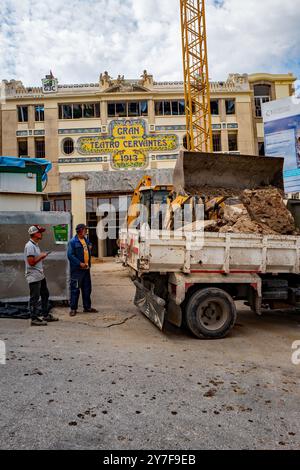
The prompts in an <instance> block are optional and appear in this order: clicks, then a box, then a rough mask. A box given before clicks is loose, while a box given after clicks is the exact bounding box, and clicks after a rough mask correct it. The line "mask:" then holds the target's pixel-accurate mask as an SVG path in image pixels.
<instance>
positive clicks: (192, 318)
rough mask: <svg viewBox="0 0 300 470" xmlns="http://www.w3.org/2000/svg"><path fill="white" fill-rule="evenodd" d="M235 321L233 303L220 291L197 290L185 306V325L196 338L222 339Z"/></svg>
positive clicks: (230, 298) (235, 314) (229, 297)
mask: <svg viewBox="0 0 300 470" xmlns="http://www.w3.org/2000/svg"><path fill="white" fill-rule="evenodd" d="M236 319H237V311H236V306H235V303H234V301H233V299H232V297H231V296H230V295H229V294H227V292H225V291H223V290H221V289H217V288H208V289H201V290H198V291H197V292H195V294H193V295H192V297H191V298H190V299H189V301H188V303H187V306H186V324H187V326H188V328H189V330H190V331H191V332H192V333H193V334H194V335H195V336H196V337H197V338H207V339H220V338H224V337H225V336H226V335H227V334H228V333H229V331H230V330H231V329H232V328H233V327H234V325H235V322H236Z"/></svg>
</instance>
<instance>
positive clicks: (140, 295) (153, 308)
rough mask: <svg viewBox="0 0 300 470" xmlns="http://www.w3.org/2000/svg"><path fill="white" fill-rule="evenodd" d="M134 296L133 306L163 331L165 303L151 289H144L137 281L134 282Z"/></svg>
mask: <svg viewBox="0 0 300 470" xmlns="http://www.w3.org/2000/svg"><path fill="white" fill-rule="evenodd" d="M134 285H135V287H136V294H135V299H134V304H135V305H136V306H137V307H138V308H139V309H140V310H141V312H142V313H143V314H144V315H145V316H146V317H147V318H149V320H150V321H151V322H152V323H154V325H155V326H157V327H158V328H159V329H160V330H163V329H164V324H165V318H166V302H165V300H163V299H161V298H160V297H158V296H157V295H155V294H154V292H153V289H152V290H149V289H146V287H145V286H143V284H142V283H141V282H139V281H134Z"/></svg>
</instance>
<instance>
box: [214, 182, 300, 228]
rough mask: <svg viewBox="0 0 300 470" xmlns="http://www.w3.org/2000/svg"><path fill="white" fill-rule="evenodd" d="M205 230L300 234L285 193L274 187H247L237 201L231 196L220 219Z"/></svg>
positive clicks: (223, 206) (223, 208)
mask: <svg viewBox="0 0 300 470" xmlns="http://www.w3.org/2000/svg"><path fill="white" fill-rule="evenodd" d="M216 194H217V193H216ZM205 230H206V231H214V232H219V233H257V234H261V235H293V234H296V226H295V221H294V218H293V216H292V214H291V213H290V212H289V210H288V209H287V207H286V205H285V203H284V200H283V194H282V193H281V192H280V191H279V190H278V189H277V188H273V187H269V188H264V189H258V190H244V191H242V192H241V193H240V194H239V196H238V197H236V198H235V201H232V200H230V199H227V201H225V203H224V204H223V205H222V206H221V209H220V210H219V219H218V221H217V223H216V224H212V225H209V226H208V229H205Z"/></svg>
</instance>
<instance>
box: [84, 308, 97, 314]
mask: <svg viewBox="0 0 300 470" xmlns="http://www.w3.org/2000/svg"><path fill="white" fill-rule="evenodd" d="M83 311H84V313H99V312H98V310H96V309H95V308H85V309H84V310H83Z"/></svg>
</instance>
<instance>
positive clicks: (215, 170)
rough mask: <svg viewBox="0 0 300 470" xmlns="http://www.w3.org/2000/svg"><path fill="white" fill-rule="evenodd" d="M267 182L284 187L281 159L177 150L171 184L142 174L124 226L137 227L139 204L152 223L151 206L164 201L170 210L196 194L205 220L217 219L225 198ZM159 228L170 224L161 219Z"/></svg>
mask: <svg viewBox="0 0 300 470" xmlns="http://www.w3.org/2000/svg"><path fill="white" fill-rule="evenodd" d="M269 186H273V187H276V188H278V189H280V190H281V191H283V188H284V183H283V159H280V158H269V157H255V156H252V155H250V156H249V155H223V154H217V155H216V154H212V153H200V152H197V153H195V152H186V151H182V152H180V156H179V158H178V160H177V164H176V167H175V171H174V175H173V184H170V185H153V184H152V178H151V177H150V176H145V177H144V178H142V180H141V181H140V182H139V184H138V186H137V188H136V189H135V191H134V195H133V197H132V201H131V205H130V207H129V210H128V217H127V228H129V229H130V228H138V227H137V225H136V224H137V220H139V218H140V216H141V208H145V209H146V211H145V213H146V214H147V217H148V220H142V222H148V224H149V226H150V227H151V208H153V206H155V205H162V204H167V205H168V209H169V212H171V213H173V212H174V211H175V210H176V209H177V208H182V206H184V205H185V204H190V203H191V200H192V199H195V198H198V200H197V201H196V203H199V200H200V201H202V203H203V205H204V214H205V219H206V220H217V219H218V218H219V211H220V210H222V209H223V208H224V206H225V204H226V200H227V199H228V198H232V197H235V196H238V195H239V194H240V193H241V192H242V191H243V190H244V189H247V188H250V189H262V188H266V187H269ZM160 225H161V226H160V228H161V229H163V228H164V229H170V228H172V227H171V226H170V221H169V225H168V223H166V222H165V221H161V224H160Z"/></svg>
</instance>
